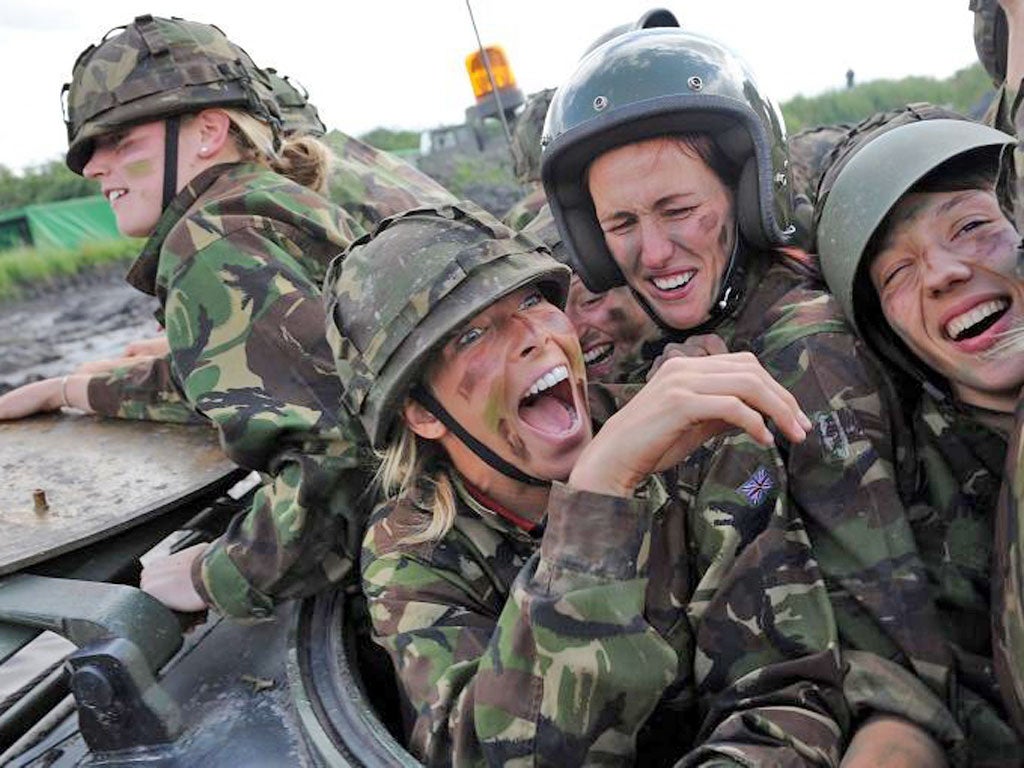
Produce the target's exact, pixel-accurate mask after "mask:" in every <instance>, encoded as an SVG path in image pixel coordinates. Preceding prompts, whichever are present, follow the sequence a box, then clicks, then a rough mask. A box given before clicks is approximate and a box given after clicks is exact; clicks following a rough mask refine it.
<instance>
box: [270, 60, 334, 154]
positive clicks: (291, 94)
mask: <svg viewBox="0 0 1024 768" xmlns="http://www.w3.org/2000/svg"><path fill="white" fill-rule="evenodd" d="M263 71H264V72H266V73H267V77H268V79H269V80H270V87H271V89H272V90H273V92H274V100H275V101H276V102H277V106H278V109H280V110H281V130H282V131H283V132H284V135H285V136H293V135H295V136H317V137H319V136H323V135H324V134H325V133H327V126H325V125H324V123H323V121H322V120H321V119H320V113H319V112H317V109H316V107H314V106H313V104H312V103H311V102H310V100H309V93H307V92H306V89H305V88H303V87H302V86H301V85H296V84H294V83H292V81H291V80H289V79H288V75H281V74H278V72H277V70H276V69H273V68H272V67H266V68H265V69H264V70H263Z"/></svg>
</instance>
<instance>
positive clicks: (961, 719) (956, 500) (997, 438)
mask: <svg viewBox="0 0 1024 768" xmlns="http://www.w3.org/2000/svg"><path fill="white" fill-rule="evenodd" d="M996 421H997V419H995V418H994V414H992V413H991V412H986V411H980V410H978V409H972V408H968V407H964V406H958V405H956V404H954V403H953V402H952V401H951V400H950V399H948V398H945V397H942V396H938V395H937V394H932V393H931V392H930V391H928V390H926V391H925V392H924V394H923V395H922V398H921V402H920V403H919V405H918V407H917V410H916V413H915V417H914V431H915V437H916V442H917V452H916V456H917V462H918V465H919V486H920V487H919V488H918V492H917V493H916V494H915V503H914V504H913V505H911V506H910V507H909V509H908V516H909V519H910V525H911V528H912V530H913V532H914V538H915V540H916V542H917V546H918V551H919V553H920V556H921V559H922V561H923V562H924V565H925V568H926V569H927V573H928V580H929V584H930V588H931V594H932V599H933V601H934V604H935V607H936V612H937V614H938V623H937V624H936V625H934V626H933V627H922V630H924V629H928V630H929V631H933V632H936V633H938V634H941V636H942V637H943V638H944V639H945V641H946V642H947V643H948V646H949V658H948V660H947V661H946V666H947V669H945V670H944V672H945V674H946V677H947V687H948V692H947V702H948V706H949V707H950V709H951V710H952V711H953V714H954V716H955V717H956V720H957V722H958V723H959V724H960V727H961V728H962V729H963V731H964V733H965V735H966V737H967V752H968V757H967V762H968V763H969V764H970V765H1006V766H1011V765H1021V764H1024V754H1022V752H1024V743H1022V740H1021V739H1020V737H1019V736H1017V734H1016V732H1015V731H1014V728H1013V726H1012V725H1010V719H1009V717H1008V716H1007V713H1006V708H1005V707H1004V704H1003V701H1002V699H1001V696H1000V681H999V680H998V679H997V674H996V669H994V668H993V642H994V641H997V640H998V641H1003V642H1005V641H1007V640H1009V641H1013V640H1014V638H1013V637H1012V636H1011V635H1008V634H1006V633H1003V632H1000V631H997V632H996V633H995V634H993V632H992V629H993V626H995V627H999V619H1000V618H1001V617H1005V615H1006V614H1005V613H1004V611H1005V610H1007V609H1010V610H1011V611H1012V609H1013V607H1014V606H1017V607H1018V608H1019V605H1020V600H1021V597H1022V594H1021V593H1020V591H1019V587H1017V586H1014V585H1013V584H1012V583H1008V582H1007V581H1006V579H1007V578H1008V574H1005V575H1000V569H999V568H998V567H997V566H998V563H997V560H996V559H995V553H996V552H1000V553H1001V555H1002V556H1004V557H1005V556H1007V555H1008V554H1009V552H1010V543H1009V541H1006V540H1005V537H1006V535H1007V532H1008V530H1009V529H1008V527H1007V526H1011V527H1013V526H1019V521H1017V520H1012V521H1011V520H1008V519H1005V518H1004V519H1003V520H1002V522H1001V523H998V524H997V517H996V507H997V500H998V495H999V488H1000V483H1001V480H1002V474H1003V465H1004V462H1005V461H1006V453H1007V451H1006V438H1005V436H1004V435H1003V434H1001V430H1000V428H999V427H1000V426H1002V425H999V426H996V425H994V424H993V422H996ZM993 427H995V428H993ZM997 527H998V528H1002V529H1003V532H1002V534H1001V536H1002V537H1003V539H1004V541H1005V546H1003V547H1000V549H998V550H997V549H995V546H996V539H997ZM993 576H994V577H995V578H994V579H993ZM997 609H1001V610H997ZM1009 618H1012V615H1011V616H1010V617H1009ZM1017 620H1018V621H1019V619H1017ZM1007 626H1009V625H1007ZM1021 650H1022V649H1021V648H1020V646H1016V651H1015V656H1014V663H1013V665H1012V667H1013V669H1015V670H1016V673H1015V675H1014V677H1015V678H1016V680H1017V681H1019V680H1020V674H1021V673H1020V670H1021V669H1022V668H1024V655H1017V654H1021Z"/></svg>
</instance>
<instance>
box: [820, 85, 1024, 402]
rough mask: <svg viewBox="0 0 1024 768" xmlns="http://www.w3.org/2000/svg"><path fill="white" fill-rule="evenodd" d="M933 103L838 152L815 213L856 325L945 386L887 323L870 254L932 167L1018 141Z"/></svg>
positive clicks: (837, 288)
mask: <svg viewBox="0 0 1024 768" xmlns="http://www.w3.org/2000/svg"><path fill="white" fill-rule="evenodd" d="M926 106H927V105H916V107H906V108H903V109H901V110H897V111H895V112H891V113H886V114H884V115H882V116H876V117H874V118H869V119H868V120H867V121H865V122H864V123H862V124H861V126H858V129H855V130H854V132H853V133H852V134H851V136H850V138H849V139H848V140H847V141H846V142H845V143H844V144H842V145H841V146H839V147H837V148H836V149H835V150H834V151H833V156H832V164H831V165H830V166H829V167H828V169H827V170H826V171H825V174H824V176H823V177H822V180H821V184H820V185H819V187H818V201H817V209H816V216H815V218H816V219H817V222H818V223H817V236H818V237H817V239H818V254H819V257H820V259H821V268H822V272H823V273H824V276H825V280H826V282H827V283H828V286H829V289H830V290H831V291H832V293H834V294H835V296H836V299H837V300H838V301H839V305H840V306H841V307H842V310H843V313H844V314H845V315H846V318H847V320H848V321H849V322H850V324H851V325H853V327H854V328H855V329H856V330H857V332H858V333H859V334H860V335H861V337H862V338H864V339H865V340H866V341H867V342H868V344H869V345H870V346H872V347H873V348H874V350H875V352H876V353H879V354H880V355H881V356H882V357H883V358H885V359H886V360H888V361H889V362H890V363H892V364H894V365H896V366H897V367H898V368H899V369H900V370H902V371H903V372H905V373H907V374H909V375H910V376H911V377H913V378H915V379H917V380H918V381H929V380H931V381H933V382H936V383H939V382H938V381H937V378H936V376H935V375H934V374H933V373H932V372H931V371H930V369H928V368H927V367H926V366H924V364H923V363H921V362H920V361H919V360H918V359H917V357H916V356H915V355H914V354H913V353H912V352H910V350H909V349H907V348H906V346H905V345H904V344H903V342H902V341H901V340H900V339H899V338H898V337H897V336H896V334H895V332H894V331H893V330H892V328H890V326H889V324H888V323H887V322H886V321H885V318H884V316H883V315H882V310H881V305H880V303H879V301H878V297H877V293H876V291H875V289H874V287H873V286H872V284H871V281H870V278H869V276H868V267H869V266H870V264H869V259H870V257H871V256H872V254H871V253H870V252H869V251H870V249H871V246H872V243H873V240H874V238H875V234H876V232H877V231H878V229H879V227H880V226H881V225H882V224H883V223H884V222H885V220H886V217H887V216H888V214H889V212H890V211H891V210H892V209H893V207H894V206H895V205H896V204H897V203H898V202H899V200H900V198H902V197H903V195H905V194H906V193H907V192H910V191H912V190H913V188H914V186H915V185H916V184H917V183H918V182H920V181H921V180H922V179H923V178H924V177H925V176H927V175H928V174H929V173H930V172H932V171H933V170H935V169H937V168H939V167H940V166H941V165H943V164H944V163H946V162H949V161H951V160H954V159H956V158H959V157H961V156H963V155H965V154H967V153H973V154H972V157H973V156H976V157H977V161H978V162H979V163H992V164H993V165H996V164H998V163H999V161H1000V158H1001V155H1002V152H1003V150H1004V148H1006V147H1007V146H1009V145H1012V144H1013V143H1014V142H1015V139H1014V138H1013V137H1012V136H1009V135H1007V134H1005V133H1003V132H1002V131H997V130H995V129H994V128H990V127H988V126H986V125H982V124H980V123H975V122H973V121H971V120H967V119H966V118H963V117H961V116H959V115H957V114H956V113H954V112H950V111H949V110H944V109H940V108H937V107H930V108H924V107H926Z"/></svg>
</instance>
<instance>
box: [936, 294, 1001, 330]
mask: <svg viewBox="0 0 1024 768" xmlns="http://www.w3.org/2000/svg"><path fill="white" fill-rule="evenodd" d="M1008 306H1010V303H1009V302H1008V301H1006V300H1005V299H993V300H992V301H986V302H985V303H984V304H979V305H978V306H976V307H975V308H974V309H971V310H968V311H967V312H964V313H963V314H962V315H957V316H956V317H954V318H953V319H952V320H950V321H949V322H948V323H946V334H947V335H948V336H949V338H951V339H955V338H956V337H957V336H959V335H960V334H961V333H963V332H964V331H966V330H967V329H968V328H970V327H971V326H972V325H976V324H978V323H980V322H981V321H982V320H984V319H985V318H986V317H988V316H989V315H994V314H995V313H996V312H1002V311H1003V310H1004V309H1006V308H1007V307H1008Z"/></svg>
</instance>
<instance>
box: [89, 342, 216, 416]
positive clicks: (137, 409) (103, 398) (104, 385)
mask: <svg viewBox="0 0 1024 768" xmlns="http://www.w3.org/2000/svg"><path fill="white" fill-rule="evenodd" d="M170 366H171V364H170V360H169V359H168V358H167V357H140V358H138V359H137V360H135V361H133V362H132V363H130V364H128V365H123V366H120V367H118V368H115V369H113V370H112V371H109V372H107V373H101V374H96V375H94V376H92V377H91V378H90V379H89V385H88V397H89V407H90V408H92V410H93V411H95V412H96V413H98V414H99V415H101V416H107V417H108V418H116V419H138V420H140V421H161V422H172V423H176V424H193V423H202V422H203V421H205V419H203V417H202V416H200V415H199V414H197V413H196V412H195V411H194V410H193V409H192V407H191V406H190V405H189V404H188V402H187V401H186V400H185V399H184V398H183V397H182V395H181V392H180V391H178V388H177V387H176V386H175V385H174V380H173V379H172V378H171V367H170Z"/></svg>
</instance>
